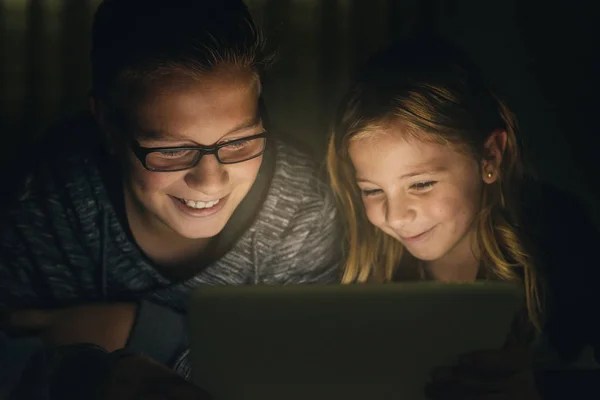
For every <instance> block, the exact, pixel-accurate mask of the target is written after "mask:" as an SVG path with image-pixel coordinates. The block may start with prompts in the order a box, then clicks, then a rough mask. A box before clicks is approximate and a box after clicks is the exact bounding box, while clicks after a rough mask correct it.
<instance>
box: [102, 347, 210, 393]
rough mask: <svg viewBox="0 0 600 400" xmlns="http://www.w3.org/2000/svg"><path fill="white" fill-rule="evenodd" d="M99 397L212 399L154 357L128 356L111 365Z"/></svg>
mask: <svg viewBox="0 0 600 400" xmlns="http://www.w3.org/2000/svg"><path fill="white" fill-rule="evenodd" d="M98 394H99V397H98V399H99V400H130V399H131V400H133V399H144V400H163V399H165V400H166V399H172V400H187V399H190V400H192V399H194V400H209V399H210V397H209V396H208V394H207V393H206V392H205V391H203V390H202V389H200V388H199V387H197V386H195V385H193V384H191V383H190V382H187V381H186V380H185V379H183V378H182V377H181V376H179V375H177V374H176V373H175V372H173V371H171V370H170V369H169V368H167V367H165V366H164V365H162V364H159V363H157V362H155V361H153V360H151V359H150V358H147V357H142V356H126V357H123V358H121V359H119V360H117V361H116V362H115V363H114V364H113V366H112V367H111V368H110V371H109V372H108V375H107V377H106V379H105V380H104V383H103V385H102V387H101V389H100V391H99V393H98Z"/></svg>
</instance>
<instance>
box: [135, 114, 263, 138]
mask: <svg viewBox="0 0 600 400" xmlns="http://www.w3.org/2000/svg"><path fill="white" fill-rule="evenodd" d="M260 122H261V116H260V113H256V115H255V116H254V117H253V118H252V119H251V120H247V121H244V122H242V123H240V124H239V125H237V126H235V127H234V128H233V129H231V130H229V131H228V132H227V133H225V134H224V135H223V136H221V138H220V139H222V138H224V137H225V136H228V135H231V134H232V133H236V132H239V131H244V130H247V129H250V128H254V127H256V126H258V124H260ZM136 136H137V137H138V138H139V139H143V140H144V139H145V140H160V139H179V140H189V138H188V137H185V136H182V135H178V134H174V133H170V132H166V131H161V130H144V129H141V128H138V130H137V135H136ZM220 139H219V140H220Z"/></svg>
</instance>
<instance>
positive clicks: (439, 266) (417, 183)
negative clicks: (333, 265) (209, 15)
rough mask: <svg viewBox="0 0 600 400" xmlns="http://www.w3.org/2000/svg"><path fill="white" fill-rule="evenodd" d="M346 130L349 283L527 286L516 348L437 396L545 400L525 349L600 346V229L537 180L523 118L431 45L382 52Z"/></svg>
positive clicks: (476, 358) (459, 61)
mask: <svg viewBox="0 0 600 400" xmlns="http://www.w3.org/2000/svg"><path fill="white" fill-rule="evenodd" d="M334 126H335V127H334V131H333V134H332V136H331V139H330V142H329V150H328V168H329V173H330V176H331V180H332V185H333V189H334V192H335V194H336V196H337V198H338V200H339V205H340V209H341V212H342V215H343V217H344V221H345V226H346V232H347V242H346V261H345V271H344V274H343V281H345V282H390V281H402V280H437V281H442V282H469V281H475V280H478V279H484V280H501V281H508V282H515V283H516V284H519V285H523V287H524V290H525V294H526V296H525V298H524V309H525V313H524V314H525V315H526V317H525V318H524V321H519V322H518V323H516V325H515V330H514V332H513V333H514V335H512V336H511V340H510V341H509V342H508V343H510V345H508V347H507V348H506V349H504V350H505V351H501V352H499V353H497V352H493V351H492V352H489V353H488V352H482V353H478V354H473V355H470V356H466V357H464V358H462V359H461V361H462V363H461V364H460V365H459V366H457V367H455V368H447V369H441V370H439V371H437V373H435V374H434V379H433V384H432V386H431V387H430V388H429V395H430V396H431V398H439V399H455V398H461V399H463V398H464V399H467V398H469V399H470V398H473V399H475V398H477V399H487V398H490V399H491V398H493V399H505V398H506V399H535V398H537V397H538V393H537V388H536V385H535V383H534V380H533V374H532V373H531V365H530V364H529V362H528V361H527V360H529V351H525V352H523V351H517V350H516V349H523V348H530V349H532V350H533V349H535V354H536V356H537V357H540V358H538V359H537V360H538V361H539V362H542V361H543V362H551V361H552V362H558V363H563V364H564V363H569V362H571V361H573V360H574V359H576V358H577V356H578V355H579V354H580V352H581V350H582V348H583V347H584V346H586V345H592V346H594V347H595V348H596V349H600V329H599V327H598V324H597V323H596V321H595V320H596V318H595V317H594V315H595V314H596V313H597V310H598V306H599V305H600V302H599V301H598V300H599V298H598V296H597V295H596V294H595V293H596V292H597V289H596V288H595V287H594V286H595V285H597V283H598V281H599V279H598V278H600V273H599V269H598V261H597V257H595V254H594V249H595V246H597V244H598V243H599V240H598V239H599V235H598V232H597V230H596V229H595V227H594V226H593V225H592V224H591V223H590V221H589V219H588V218H587V216H586V215H585V212H583V211H582V209H581V207H578V206H577V202H576V201H573V200H571V199H569V198H568V197H567V196H565V195H564V194H562V193H561V192H559V191H557V190H555V189H552V188H550V187H549V186H547V185H543V184H541V183H539V182H536V181H534V180H532V179H531V178H527V177H526V176H525V175H524V167H523V162H522V158H521V149H520V145H519V137H518V131H517V125H516V122H515V118H514V116H513V114H512V113H511V112H510V111H509V109H508V108H507V107H506V105H505V104H504V103H503V102H501V101H500V100H499V99H498V98H497V97H496V96H495V95H494V94H493V93H492V92H491V91H490V90H489V89H488V88H487V87H486V85H485V84H484V83H483V81H482V80H481V79H480V78H479V77H478V75H477V74H476V72H475V70H474V69H473V68H472V66H471V65H470V64H469V62H468V61H467V60H466V59H465V58H464V57H463V56H462V55H461V54H460V53H459V52H458V51H456V50H455V49H453V48H452V46H451V45H449V44H447V43H444V42H442V41H440V40H437V39H434V38H427V37H421V38H415V39H414V40H408V41H406V42H405V43H401V44H398V45H396V46H394V47H392V48H390V49H388V50H386V51H384V52H382V53H380V54H378V55H376V56H375V57H374V58H373V59H372V60H371V61H370V62H369V63H368V64H367V66H366V68H365V70H364V71H363V73H362V74H361V75H360V76H359V78H358V79H357V81H356V82H355V83H354V84H353V86H352V87H351V89H350V90H349V92H348V94H347V95H346V97H345V99H344V100H343V102H342V104H341V106H340V109H339V113H338V115H337V118H336V120H335V125H334ZM517 343H518V344H520V345H524V346H520V345H516V344H517ZM482 350H483V349H482ZM550 350H552V351H550ZM597 354H598V353H597ZM542 356H543V357H544V359H542ZM569 390H574V389H573V388H572V389H569ZM573 393H574V392H571V394H573ZM575 397H577V396H573V398H575ZM588 397H589V396H588ZM591 397H593V396H591ZM591 397H590V398H591Z"/></svg>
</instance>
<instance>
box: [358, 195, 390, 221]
mask: <svg viewBox="0 0 600 400" xmlns="http://www.w3.org/2000/svg"><path fill="white" fill-rule="evenodd" d="M363 206H364V210H365V214H366V215H367V219H368V220H369V222H370V223H372V224H373V225H375V226H377V227H381V226H383V225H384V224H385V215H384V212H383V207H382V205H381V204H380V202H377V201H373V200H365V199H364V198H363Z"/></svg>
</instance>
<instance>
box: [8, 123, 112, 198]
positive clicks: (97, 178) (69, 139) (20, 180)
mask: <svg viewBox="0 0 600 400" xmlns="http://www.w3.org/2000/svg"><path fill="white" fill-rule="evenodd" d="M98 146H100V143H99V139H98V134H97V132H96V131H95V125H94V123H93V122H92V121H91V119H89V118H86V117H85V116H78V117H76V118H72V119H68V120H65V121H61V122H59V123H57V124H55V125H54V126H52V127H51V128H50V129H49V130H48V131H47V132H46V134H45V135H44V136H43V137H42V138H41V139H40V140H39V141H37V142H36V143H34V144H33V146H32V147H31V149H30V150H28V153H29V159H30V160H31V162H30V163H29V164H28V165H27V166H26V168H24V169H22V170H21V171H20V173H19V174H16V175H14V176H13V178H12V179H11V180H10V182H9V186H10V189H9V190H10V192H11V193H10V194H11V195H10V196H8V197H6V198H3V200H4V202H5V203H6V204H7V205H8V204H10V205H13V206H17V207H21V206H23V205H24V204H31V203H32V202H36V201H42V202H48V201H51V200H54V201H59V202H61V203H63V202H64V201H68V200H71V201H72V202H73V203H72V204H73V205H75V206H78V205H80V204H79V202H80V201H84V202H87V201H88V200H89V199H90V198H92V197H93V195H94V193H93V192H97V191H98V190H99V189H100V188H101V187H102V179H101V174H100V172H99V165H98V162H97V161H98V160H97V158H96V157H95V156H96V154H97V153H98ZM19 151H21V150H19Z"/></svg>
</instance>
